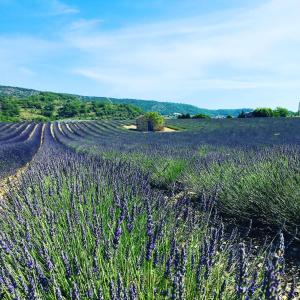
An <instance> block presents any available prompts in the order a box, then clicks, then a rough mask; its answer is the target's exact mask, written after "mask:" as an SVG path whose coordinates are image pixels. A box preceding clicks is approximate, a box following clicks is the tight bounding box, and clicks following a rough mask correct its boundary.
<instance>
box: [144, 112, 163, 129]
mask: <svg viewBox="0 0 300 300" xmlns="http://www.w3.org/2000/svg"><path fill="white" fill-rule="evenodd" d="M144 116H145V117H146V118H149V119H150V120H152V121H153V123H154V125H155V126H158V127H163V126H164V123H165V119H164V117H163V116H161V115H160V114H159V113H158V112H147V113H145V114H144Z"/></svg>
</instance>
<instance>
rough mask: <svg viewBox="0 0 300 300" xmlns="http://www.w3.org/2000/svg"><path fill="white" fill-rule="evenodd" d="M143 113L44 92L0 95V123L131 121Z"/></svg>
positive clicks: (133, 107)
mask: <svg viewBox="0 0 300 300" xmlns="http://www.w3.org/2000/svg"><path fill="white" fill-rule="evenodd" d="M141 113H142V111H141V110H140V109H139V108H137V107H135V106H132V105H126V104H111V103H104V102H101V101H92V102H91V101H90V102H88V101H82V100H79V99H78V98H77V97H75V96H71V95H65V94H56V93H50V92H41V93H39V94H34V95H29V96H27V97H24V98H17V97H15V96H0V121H2V122H5V121H21V120H34V121H50V120H59V119H69V118H74V119H132V118H135V117H137V116H138V115H140V114H141Z"/></svg>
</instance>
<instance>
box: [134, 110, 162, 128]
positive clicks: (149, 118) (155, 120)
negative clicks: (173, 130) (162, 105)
mask: <svg viewBox="0 0 300 300" xmlns="http://www.w3.org/2000/svg"><path fill="white" fill-rule="evenodd" d="M163 127H164V118H163V117H162V116H160V115H159V114H157V113H146V114H144V115H142V116H140V117H138V118H137V119H136V129H137V130H138V131H160V130H162V129H163Z"/></svg>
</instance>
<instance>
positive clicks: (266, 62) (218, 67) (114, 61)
mask: <svg viewBox="0 0 300 300" xmlns="http://www.w3.org/2000/svg"><path fill="white" fill-rule="evenodd" d="M299 10H300V2H299V1H298V0H273V1H267V2H265V3H264V4H262V5H260V6H258V7H254V8H252V9H251V10H249V9H247V10H236V11H230V12H225V13H223V14H220V13H218V14H216V15H210V16H206V17H205V18H203V17H195V18H193V19H183V20H175V21H168V22H160V23H156V24H144V25H143V24H142V25H138V26H137V25H136V26H132V27H128V28H121V29H116V30H110V31H109V32H105V31H102V30H99V29H97V28H92V29H91V30H90V31H88V32H84V34H82V33H81V32H80V31H78V32H76V31H72V32H68V33H67V34H66V36H65V38H66V40H67V41H68V43H70V44H71V45H72V46H73V47H75V48H77V49H78V50H80V51H81V53H83V54H85V56H84V59H83V60H82V61H81V63H80V64H77V66H76V67H75V68H74V73H76V74H80V75H81V76H83V77H85V78H89V79H92V80H95V81H96V82H98V83H99V84H101V86H104V87H106V92H107V94H113V95H115V96H120V97H122V96H126V95H130V96H134V97H144V98H155V97H156V98H169V99H180V98H181V99H185V98H188V97H189V98H191V97H193V98H195V99H196V98H198V97H199V94H201V91H209V90H210V91H212V93H213V92H214V91H215V90H224V91H225V90H228V91H234V90H240V91H243V90H244V91H245V92H246V91H247V90H253V89H273V90H278V89H296V88H297V87H298V86H299V81H300V79H299V76H298V70H299V68H300V54H299V52H298V51H296V50H297V49H299V46H300V19H299V17H298V11H299ZM295 76H297V77H295Z"/></svg>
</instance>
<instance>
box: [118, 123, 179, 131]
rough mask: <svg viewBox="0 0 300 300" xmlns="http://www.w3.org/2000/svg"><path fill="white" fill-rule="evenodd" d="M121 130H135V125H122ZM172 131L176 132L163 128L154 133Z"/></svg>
mask: <svg viewBox="0 0 300 300" xmlns="http://www.w3.org/2000/svg"><path fill="white" fill-rule="evenodd" d="M123 128H125V129H129V130H136V129H137V128H136V125H133V124H132V125H124V126H123ZM174 131H177V130H175V129H173V128H170V127H164V128H163V129H162V130H160V131H156V132H174Z"/></svg>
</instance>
